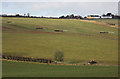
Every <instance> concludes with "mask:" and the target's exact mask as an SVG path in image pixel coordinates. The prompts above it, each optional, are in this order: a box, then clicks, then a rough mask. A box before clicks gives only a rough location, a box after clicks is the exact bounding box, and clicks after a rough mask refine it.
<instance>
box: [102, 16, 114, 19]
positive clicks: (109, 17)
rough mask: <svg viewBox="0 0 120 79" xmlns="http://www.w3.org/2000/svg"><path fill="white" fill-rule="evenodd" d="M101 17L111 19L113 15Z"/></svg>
mask: <svg viewBox="0 0 120 79" xmlns="http://www.w3.org/2000/svg"><path fill="white" fill-rule="evenodd" d="M101 18H103V19H111V18H112V16H101Z"/></svg>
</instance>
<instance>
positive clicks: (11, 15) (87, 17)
mask: <svg viewBox="0 0 120 79" xmlns="http://www.w3.org/2000/svg"><path fill="white" fill-rule="evenodd" d="M0 17H24V18H52V19H120V16H119V15H114V14H112V13H106V14H103V15H93V14H91V15H87V16H85V17H82V16H80V15H77V16H75V15H74V14H71V15H67V16H64V15H63V16H60V17H44V16H41V17H38V16H31V15H30V13H26V14H23V15H21V14H1V15H0Z"/></svg>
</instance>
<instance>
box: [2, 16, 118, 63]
mask: <svg viewBox="0 0 120 79" xmlns="http://www.w3.org/2000/svg"><path fill="white" fill-rule="evenodd" d="M7 21H12V22H11V23H7ZM37 27H42V28H45V29H39V30H38V29H36V28H37ZM55 29H62V30H66V31H65V32H63V33H56V32H54V30H55ZM100 31H110V32H114V33H110V34H99V32H100ZM117 35H118V30H117V29H116V28H112V27H109V26H105V25H100V24H94V23H88V22H82V21H80V20H68V19H40V18H3V43H2V44H3V49H2V50H3V54H7V55H20V56H33V57H40V58H48V59H54V53H55V52H56V51H57V50H61V51H63V52H64V59H65V62H71V61H73V62H74V61H78V62H85V63H87V62H88V61H90V60H93V59H94V60H95V61H98V62H100V63H101V64H110V65H111V64H112V65H116V64H117V60H118V57H117V56H118V46H117V44H118V41H117V40H114V39H116V38H117Z"/></svg>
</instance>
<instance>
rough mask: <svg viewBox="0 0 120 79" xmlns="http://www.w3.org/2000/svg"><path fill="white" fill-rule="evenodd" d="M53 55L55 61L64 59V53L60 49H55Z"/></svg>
mask: <svg viewBox="0 0 120 79" xmlns="http://www.w3.org/2000/svg"><path fill="white" fill-rule="evenodd" d="M54 57H55V61H58V62H63V61H64V53H63V52H62V51H56V52H55V55H54Z"/></svg>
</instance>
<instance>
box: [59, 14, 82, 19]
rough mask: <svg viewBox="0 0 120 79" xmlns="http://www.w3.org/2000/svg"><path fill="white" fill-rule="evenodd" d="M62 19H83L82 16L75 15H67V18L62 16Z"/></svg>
mask: <svg viewBox="0 0 120 79" xmlns="http://www.w3.org/2000/svg"><path fill="white" fill-rule="evenodd" d="M59 18H60V19H82V16H79V15H78V16H74V14H71V15H67V16H64V15H63V16H60V17H59Z"/></svg>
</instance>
